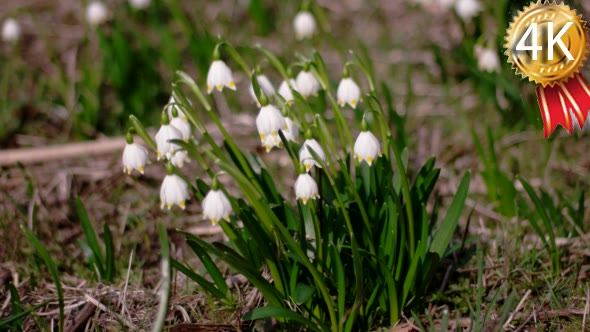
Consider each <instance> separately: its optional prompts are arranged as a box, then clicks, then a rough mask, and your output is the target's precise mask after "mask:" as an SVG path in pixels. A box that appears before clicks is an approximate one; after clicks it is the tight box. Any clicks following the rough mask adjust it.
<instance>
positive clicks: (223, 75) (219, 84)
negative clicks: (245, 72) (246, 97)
mask: <svg viewBox="0 0 590 332" xmlns="http://www.w3.org/2000/svg"><path fill="white" fill-rule="evenodd" d="M223 87H227V88H229V89H232V90H234V91H235V90H236V83H235V82H234V77H233V74H232V72H231V69H230V68H229V67H228V66H227V65H226V64H225V62H223V60H214V61H213V62H212V63H211V67H209V72H208V73H207V93H211V92H212V91H213V88H216V89H217V91H222V90H223Z"/></svg>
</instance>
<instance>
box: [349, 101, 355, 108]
mask: <svg viewBox="0 0 590 332" xmlns="http://www.w3.org/2000/svg"><path fill="white" fill-rule="evenodd" d="M350 106H352V107H355V106H356V100H354V99H353V100H351V101H350Z"/></svg>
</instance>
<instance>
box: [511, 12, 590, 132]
mask: <svg viewBox="0 0 590 332" xmlns="http://www.w3.org/2000/svg"><path fill="white" fill-rule="evenodd" d="M588 45H589V38H588V30H587V28H586V22H585V21H584V20H583V19H582V17H581V16H580V15H577V13H576V11H575V10H573V9H570V7H569V6H567V5H564V4H556V3H555V2H540V1H539V2H536V3H531V4H530V5H529V6H527V7H525V8H524V9H523V10H522V11H519V12H518V14H517V15H516V16H515V17H514V19H513V21H512V23H510V27H509V28H508V30H507V31H506V44H505V45H504V46H505V48H506V53H505V54H506V55H507V56H508V62H509V63H511V64H512V67H513V68H514V69H515V70H516V73H517V74H520V75H521V76H522V77H523V78H528V79H529V80H530V81H533V82H535V83H537V84H538V86H537V99H538V101H539V107H540V109H541V118H542V119H543V124H544V134H545V138H547V137H549V135H551V133H552V132H553V131H554V130H555V128H556V127H557V125H558V124H561V125H562V126H563V127H564V128H565V129H567V130H568V131H569V132H570V134H571V133H573V130H574V123H573V118H572V116H575V118H576V120H577V122H578V124H579V125H580V126H583V125H584V123H585V121H586V117H587V116H588V110H590V87H589V86H588V84H587V83H586V81H585V80H584V77H583V76H582V74H581V73H580V68H581V67H582V66H583V65H584V60H586V55H587V53H588Z"/></svg>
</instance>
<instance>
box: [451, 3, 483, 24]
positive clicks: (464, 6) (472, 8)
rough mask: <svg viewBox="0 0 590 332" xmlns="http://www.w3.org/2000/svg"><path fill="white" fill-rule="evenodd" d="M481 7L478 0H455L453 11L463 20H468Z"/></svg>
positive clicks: (477, 12) (480, 9) (475, 14)
mask: <svg viewBox="0 0 590 332" xmlns="http://www.w3.org/2000/svg"><path fill="white" fill-rule="evenodd" d="M482 10H483V7H482V5H481V3H480V2H479V0H457V1H456V2H455V11H456V12H457V15H459V17H461V18H462V19H463V20H464V21H469V20H471V19H472V18H474V17H475V16H477V15H478V14H479V12H481V11H482Z"/></svg>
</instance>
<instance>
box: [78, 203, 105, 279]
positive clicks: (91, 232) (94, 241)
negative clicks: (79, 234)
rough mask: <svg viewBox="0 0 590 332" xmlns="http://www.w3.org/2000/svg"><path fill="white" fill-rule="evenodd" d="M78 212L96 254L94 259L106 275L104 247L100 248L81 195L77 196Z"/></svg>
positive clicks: (85, 234)
mask: <svg viewBox="0 0 590 332" xmlns="http://www.w3.org/2000/svg"><path fill="white" fill-rule="evenodd" d="M76 212H77V214H78V219H79V220H80V225H81V226H82V230H83V231H84V236H85V237H86V241H87V242H88V246H89V247H90V249H91V250H92V254H93V255H94V261H95V262H96V263H95V265H96V268H97V269H98V271H99V273H100V276H101V277H104V272H105V270H104V265H103V263H102V262H103V257H102V249H101V248H100V244H99V243H98V237H97V236H96V233H95V232H94V228H92V222H90V219H89V218H88V214H87V213H86V208H85V207H84V205H83V204H82V201H80V198H79V197H76Z"/></svg>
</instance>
